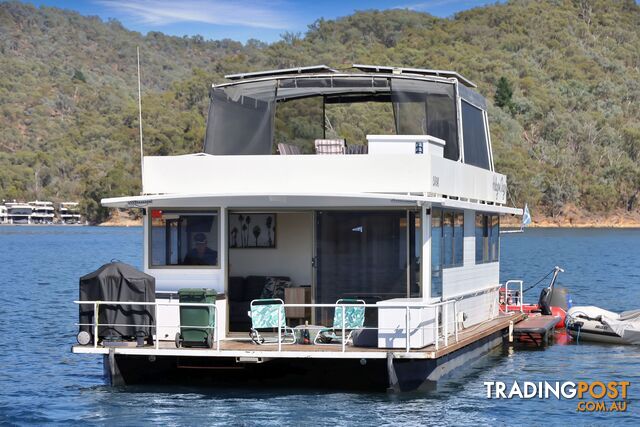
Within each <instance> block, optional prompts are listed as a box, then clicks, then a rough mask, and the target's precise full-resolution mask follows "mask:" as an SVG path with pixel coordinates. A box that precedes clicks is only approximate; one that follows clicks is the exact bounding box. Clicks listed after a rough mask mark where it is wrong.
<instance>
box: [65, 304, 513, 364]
mask: <svg viewBox="0 0 640 427" xmlns="http://www.w3.org/2000/svg"><path fill="white" fill-rule="evenodd" d="M524 318H525V315H523V314H521V313H509V314H500V315H499V316H498V317H496V318H495V319H492V320H490V321H488V322H484V323H481V324H478V325H475V326H472V327H470V328H468V329H465V330H462V331H460V332H459V334H458V341H457V342H456V341H455V337H454V336H450V337H449V341H448V345H446V346H445V345H444V343H443V340H441V341H440V345H439V347H438V349H437V350H436V348H435V345H430V346H428V347H424V348H420V349H414V348H412V349H411V351H410V352H409V353H406V351H405V349H404V348H394V349H387V348H377V347H373V348H370V347H353V346H350V345H348V346H346V348H345V351H344V352H343V351H342V345H341V344H336V345H302V344H288V345H284V344H283V345H282V351H281V352H278V344H277V343H275V344H263V345H257V344H254V343H252V342H251V341H250V340H249V339H246V340H245V339H241V340H239V339H227V340H222V341H220V351H217V350H216V349H215V348H214V349H208V348H198V347H188V348H176V346H175V344H174V343H173V342H171V341H161V342H160V344H159V348H158V349H156V348H155V347H154V346H144V347H136V346H135V343H127V345H125V346H117V347H112V348H113V349H114V351H115V353H116V354H131V355H134V354H140V355H151V354H154V355H158V356H160V355H172V356H181V355H184V356H209V357H212V356H213V357H240V356H243V355H245V356H255V357H340V356H341V357H380V358H382V357H386V354H387V353H388V352H393V353H394V355H397V356H398V357H409V358H427V359H435V358H439V357H442V356H444V355H446V354H448V353H451V352H453V351H456V350H458V349H460V348H462V347H464V346H466V345H469V344H472V343H473V342H475V341H477V340H479V339H482V338H484V337H486V336H489V335H491V334H493V333H495V332H497V331H500V330H503V329H505V328H508V327H509V323H510V322H514V323H517V322H520V321H521V320H523V319H524ZM72 351H73V352H74V353H101V354H105V353H108V352H109V348H107V347H103V346H99V347H97V348H94V347H91V346H80V345H76V346H74V347H73V350H72Z"/></svg>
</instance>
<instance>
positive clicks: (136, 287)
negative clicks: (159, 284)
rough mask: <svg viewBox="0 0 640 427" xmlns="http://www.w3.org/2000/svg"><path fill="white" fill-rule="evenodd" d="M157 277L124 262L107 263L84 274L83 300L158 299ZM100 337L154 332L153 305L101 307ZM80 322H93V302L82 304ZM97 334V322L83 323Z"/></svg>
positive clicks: (128, 336) (81, 279)
mask: <svg viewBox="0 0 640 427" xmlns="http://www.w3.org/2000/svg"><path fill="white" fill-rule="evenodd" d="M155 293H156V279H155V278H154V277H153V276H149V275H148V274H145V273H143V272H141V271H139V270H137V269H136V268H135V267H132V266H130V265H128V264H124V263H122V262H111V263H109V264H105V265H103V266H102V267H100V268H99V269H97V270H96V271H94V272H93V273H89V274H87V275H86V276H83V277H81V278H80V300H81V301H133V302H154V301H155ZM98 313H99V315H98V320H99V324H98V337H99V338H100V339H102V338H105V337H113V338H120V339H133V338H135V336H136V334H137V333H138V332H141V333H144V335H145V336H150V335H151V333H152V328H150V327H149V326H144V325H153V324H154V321H153V313H154V307H153V306H143V305H137V306H136V305H128V304H123V305H106V304H100V305H99V309H98ZM80 323H81V324H90V323H93V304H80ZM101 324H121V325H122V324H127V325H136V326H100V325H101ZM80 330H81V331H87V332H89V333H90V334H91V336H93V334H94V329H93V326H83V325H81V326H80Z"/></svg>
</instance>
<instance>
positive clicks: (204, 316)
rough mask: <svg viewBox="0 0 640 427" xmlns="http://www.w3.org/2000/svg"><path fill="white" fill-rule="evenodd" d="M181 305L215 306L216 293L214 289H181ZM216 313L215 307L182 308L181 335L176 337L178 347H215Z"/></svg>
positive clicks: (179, 294) (179, 292)
mask: <svg viewBox="0 0 640 427" xmlns="http://www.w3.org/2000/svg"><path fill="white" fill-rule="evenodd" d="M178 298H179V300H180V304H183V303H198V304H215V302H216V291H215V290H213V289H202V288H195V289H191V288H189V289H180V290H179V291H178ZM214 326H215V311H214V308H213V307H190V306H180V333H179V334H178V335H179V336H176V346H177V347H180V346H181V345H182V346H184V347H209V348H212V347H213V337H214V333H215V330H214Z"/></svg>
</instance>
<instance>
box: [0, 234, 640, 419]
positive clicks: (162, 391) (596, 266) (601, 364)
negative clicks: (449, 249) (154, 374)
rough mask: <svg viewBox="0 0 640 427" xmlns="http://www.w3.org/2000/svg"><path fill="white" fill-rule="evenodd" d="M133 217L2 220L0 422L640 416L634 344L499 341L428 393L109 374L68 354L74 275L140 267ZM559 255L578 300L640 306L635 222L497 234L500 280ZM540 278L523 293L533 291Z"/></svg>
mask: <svg viewBox="0 0 640 427" xmlns="http://www.w3.org/2000/svg"><path fill="white" fill-rule="evenodd" d="M141 254H142V231H141V229H140V228H97V227H56V226H50V227H0V290H1V292H2V294H1V298H2V299H1V301H2V303H1V304H0V424H2V423H11V424H14V423H15V424H27V423H29V424H43V423H54V422H57V423H64V424H68V423H76V422H77V423H86V422H95V423H102V424H104V423H107V422H108V423H110V424H111V423H114V424H115V423H117V424H119V425H132V424H162V425H182V424H190V425H192V424H240V425H282V424H285V425H291V424H293V425H300V424H308V425H318V424H320V425H380V424H405V425H418V424H457V425H459V424H477V425H481V424H489V423H490V424H494V425H502V424H504V425H518V424H530V423H533V424H535V425H539V424H547V425H556V424H564V425H566V424H567V423H568V422H571V423H573V424H602V423H607V422H613V423H615V424H617V425H621V424H627V425H640V408H639V407H638V405H640V401H639V398H638V396H640V347H637V346H636V347H631V346H613V345H600V344H589V343H582V342H581V343H580V344H578V345H576V344H567V345H560V344H555V345H553V346H551V347H549V348H548V349H546V350H545V351H521V350H517V351H515V352H511V351H504V352H501V351H497V352H494V353H493V354H491V355H489V356H488V357H486V358H484V359H483V360H482V361H481V362H480V363H478V364H477V365H475V366H473V367H472V368H470V369H469V370H468V372H467V374H466V375H465V376H463V377H461V378H460V379H458V380H455V381H451V382H450V383H448V384H447V386H446V387H444V388H443V389H442V390H440V392H439V393H437V394H403V395H388V394H384V393H371V394H363V393H325V392H322V393H321V392H313V391H311V392H310V391H300V390H290V391H288V392H286V393H284V392H282V391H260V392H255V391H252V390H242V389H234V390H232V391H228V390H224V389H193V388H188V387H170V388H158V387H153V388H152V387H124V388H111V387H108V386H106V385H104V381H103V378H102V360H101V358H100V357H96V356H89V355H72V354H71V352H70V347H71V345H72V344H74V343H75V333H76V328H75V326H74V322H76V321H77V313H78V311H77V306H75V305H74V304H73V303H72V301H73V300H74V299H75V298H77V296H78V278H79V277H80V276H81V275H83V274H86V273H88V272H90V271H93V270H95V269H96V268H97V267H99V266H100V265H102V264H104V263H106V262H109V261H111V260H112V259H118V260H120V261H123V262H127V263H130V264H132V265H135V266H137V267H140V266H141V263H142V262H141ZM554 265H560V266H562V267H564V268H565V270H566V273H564V274H562V275H561V276H560V283H561V284H562V285H564V286H566V287H569V288H570V289H571V291H572V295H573V299H574V304H578V305H591V304H593V305H598V306H600V307H602V308H606V309H610V310H614V311H621V310H628V309H633V308H640V230H527V232H526V233H524V234H517V235H513V234H512V235H505V236H503V238H502V271H501V280H502V281H505V280H507V279H511V278H513V279H517V278H523V279H524V280H525V286H527V284H532V283H534V282H535V281H536V280H537V279H538V278H540V277H541V276H543V275H544V274H546V273H547V272H548V271H549V270H551V269H552V268H553V266H554ZM539 290H540V287H538V288H536V289H535V290H533V291H531V292H530V295H529V297H530V299H532V300H536V299H537V294H538V293H539ZM516 379H517V380H520V381H545V380H546V381H556V380H557V381H574V382H575V381H580V380H588V381H594V380H600V381H609V380H617V381H622V380H626V381H631V387H630V390H629V399H628V400H629V403H628V409H627V412H626V413H609V414H594V413H579V412H577V411H576V403H577V402H576V400H555V399H550V400H539V399H531V400H520V399H513V400H495V399H491V400H490V399H487V398H486V397H485V393H486V391H485V387H484V385H483V382H484V381H506V382H507V384H510V383H511V382H513V381H514V380H516Z"/></svg>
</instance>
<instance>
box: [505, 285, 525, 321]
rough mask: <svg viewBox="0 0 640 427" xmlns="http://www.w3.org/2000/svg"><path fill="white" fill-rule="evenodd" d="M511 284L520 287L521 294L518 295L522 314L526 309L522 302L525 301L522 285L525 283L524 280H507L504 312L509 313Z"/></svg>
mask: <svg viewBox="0 0 640 427" xmlns="http://www.w3.org/2000/svg"><path fill="white" fill-rule="evenodd" d="M509 283H513V284H518V285H520V293H519V294H518V305H519V306H520V313H522V312H523V311H524V309H523V308H522V300H523V299H524V298H523V297H524V295H523V292H522V285H523V283H524V282H523V281H522V280H507V282H506V283H505V284H504V312H505V313H509V300H508V298H509Z"/></svg>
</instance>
